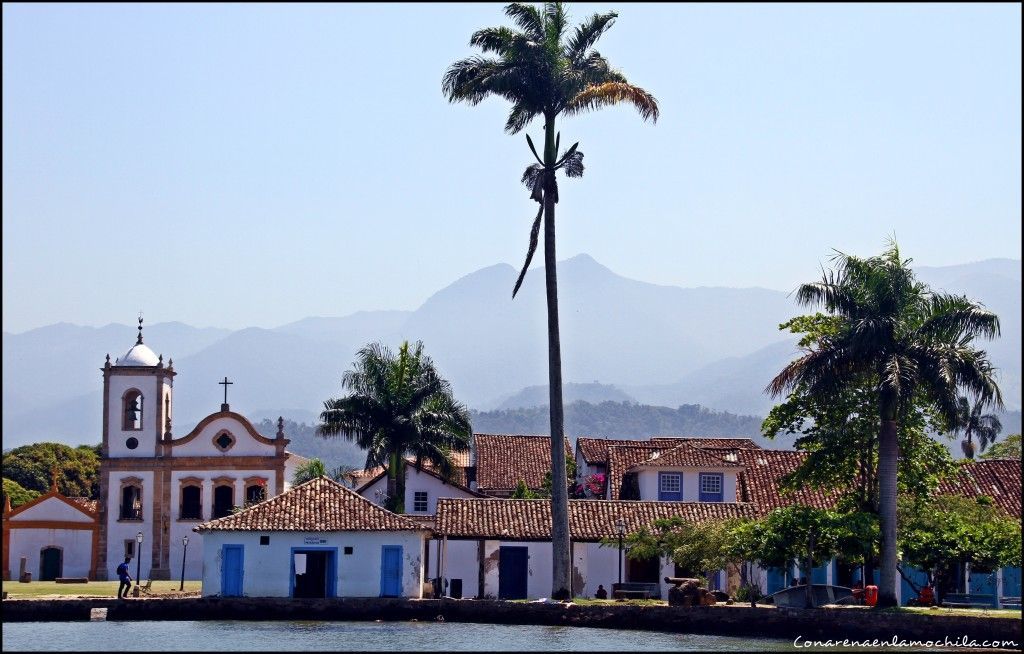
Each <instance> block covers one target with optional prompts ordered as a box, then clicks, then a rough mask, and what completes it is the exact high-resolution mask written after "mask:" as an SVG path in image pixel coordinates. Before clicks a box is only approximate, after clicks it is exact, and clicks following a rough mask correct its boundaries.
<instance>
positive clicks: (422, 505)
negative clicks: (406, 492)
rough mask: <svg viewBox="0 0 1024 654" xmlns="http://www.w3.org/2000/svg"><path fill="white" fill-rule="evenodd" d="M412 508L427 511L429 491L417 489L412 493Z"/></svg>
mask: <svg viewBox="0 0 1024 654" xmlns="http://www.w3.org/2000/svg"><path fill="white" fill-rule="evenodd" d="M412 510H413V511H417V512H423V513H426V512H427V491H416V492H415V493H413V495H412Z"/></svg>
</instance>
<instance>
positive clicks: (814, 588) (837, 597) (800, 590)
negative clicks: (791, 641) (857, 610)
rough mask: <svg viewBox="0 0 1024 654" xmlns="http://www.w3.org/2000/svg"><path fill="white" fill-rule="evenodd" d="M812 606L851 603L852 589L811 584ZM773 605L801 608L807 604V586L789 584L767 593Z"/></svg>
mask: <svg viewBox="0 0 1024 654" xmlns="http://www.w3.org/2000/svg"><path fill="white" fill-rule="evenodd" d="M811 593H812V594H813V599H814V606H823V605H825V604H853V603H854V602H853V589H852V588H847V587H846V586H833V585H831V584H811ZM769 597H771V598H772V602H774V604H775V606H785V607H790V608H795V609H802V608H804V607H805V606H806V605H807V586H806V584H802V585H800V586H790V587H788V588H783V589H782V590H780V591H776V592H774V593H772V594H771V595H769Z"/></svg>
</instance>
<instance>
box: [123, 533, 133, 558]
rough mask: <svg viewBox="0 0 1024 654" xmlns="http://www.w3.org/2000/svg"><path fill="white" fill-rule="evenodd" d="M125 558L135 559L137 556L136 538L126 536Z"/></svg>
mask: <svg viewBox="0 0 1024 654" xmlns="http://www.w3.org/2000/svg"><path fill="white" fill-rule="evenodd" d="M124 558H126V559H134V558H135V539H134V538H125V539H124Z"/></svg>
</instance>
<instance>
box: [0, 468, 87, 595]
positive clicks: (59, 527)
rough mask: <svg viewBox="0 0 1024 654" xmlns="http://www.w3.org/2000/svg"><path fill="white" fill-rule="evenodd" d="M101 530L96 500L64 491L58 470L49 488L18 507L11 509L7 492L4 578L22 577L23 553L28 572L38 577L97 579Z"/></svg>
mask: <svg viewBox="0 0 1024 654" xmlns="http://www.w3.org/2000/svg"><path fill="white" fill-rule="evenodd" d="M99 533H100V530H99V516H98V515H97V513H96V502H95V500H90V499H88V498H84V497H65V496H64V495H62V494H61V493H60V492H59V491H58V490H57V479H56V475H55V476H54V480H53V485H52V486H51V487H50V491H49V492H48V493H45V494H43V495H40V496H39V497H37V498H35V499H33V500H32V501H30V502H26V503H25V504H22V505H21V506H19V507H18V508H16V509H13V510H12V509H11V498H10V497H8V498H6V500H5V502H4V515H3V566H4V567H3V575H4V579H5V580H16V579H18V575H19V574H20V572H21V560H22V559H23V558H24V559H25V572H28V573H30V574H31V575H32V579H33V580H34V581H52V580H54V579H58V578H61V577H86V578H89V579H92V578H94V575H95V572H96V551H97V549H98V548H97V546H96V543H97V542H98V540H99Z"/></svg>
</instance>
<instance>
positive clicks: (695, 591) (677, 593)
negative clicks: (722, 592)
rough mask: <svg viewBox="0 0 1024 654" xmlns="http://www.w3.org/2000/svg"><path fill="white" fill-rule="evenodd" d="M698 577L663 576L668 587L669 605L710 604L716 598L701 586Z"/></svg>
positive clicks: (714, 601) (715, 600)
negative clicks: (669, 585) (670, 585)
mask: <svg viewBox="0 0 1024 654" xmlns="http://www.w3.org/2000/svg"><path fill="white" fill-rule="evenodd" d="M700 582H701V580H700V579H694V578H691V577H665V583H666V584H672V587H671V588H669V589H668V605H669V606H710V605H712V604H715V603H716V602H717V601H718V600H717V599H716V598H715V595H714V594H713V593H711V592H709V591H708V589H706V588H701V585H700Z"/></svg>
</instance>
